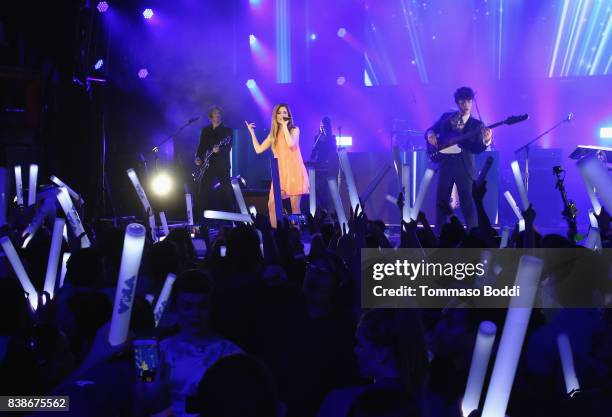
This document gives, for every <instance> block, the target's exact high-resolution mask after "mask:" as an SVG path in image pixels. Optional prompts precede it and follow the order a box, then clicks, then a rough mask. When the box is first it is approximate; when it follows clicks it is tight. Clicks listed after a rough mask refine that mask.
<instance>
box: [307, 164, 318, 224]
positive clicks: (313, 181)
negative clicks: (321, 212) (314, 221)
mask: <svg viewBox="0 0 612 417" xmlns="http://www.w3.org/2000/svg"><path fill="white" fill-rule="evenodd" d="M308 181H309V182H310V194H309V195H308V202H309V203H310V215H311V216H312V217H314V216H315V213H316V212H317V177H316V171H315V169H314V168H308Z"/></svg>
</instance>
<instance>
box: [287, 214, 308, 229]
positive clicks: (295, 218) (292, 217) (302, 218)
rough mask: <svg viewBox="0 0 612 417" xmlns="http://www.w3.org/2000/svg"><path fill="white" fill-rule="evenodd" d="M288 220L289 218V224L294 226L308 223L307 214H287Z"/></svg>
mask: <svg viewBox="0 0 612 417" xmlns="http://www.w3.org/2000/svg"><path fill="white" fill-rule="evenodd" d="M287 220H289V224H291V225H292V226H302V225H304V224H306V215H305V214H301V213H300V214H289V215H287Z"/></svg>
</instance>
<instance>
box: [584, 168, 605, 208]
mask: <svg viewBox="0 0 612 417" xmlns="http://www.w3.org/2000/svg"><path fill="white" fill-rule="evenodd" d="M580 175H581V176H582V181H583V182H584V185H585V187H586V190H587V194H588V196H589V200H590V201H591V206H592V207H593V211H594V212H595V213H596V214H597V215H599V213H601V203H600V202H599V199H598V198H597V195H596V194H595V190H594V188H593V186H592V185H591V184H590V183H589V180H588V179H586V177H585V176H584V174H583V173H582V171H580Z"/></svg>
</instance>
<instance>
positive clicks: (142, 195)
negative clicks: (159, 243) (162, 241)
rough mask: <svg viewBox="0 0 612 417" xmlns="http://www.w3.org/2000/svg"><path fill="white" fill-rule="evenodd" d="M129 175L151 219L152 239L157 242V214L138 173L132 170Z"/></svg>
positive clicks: (128, 172)
mask: <svg viewBox="0 0 612 417" xmlns="http://www.w3.org/2000/svg"><path fill="white" fill-rule="evenodd" d="M127 175H128V177H130V181H132V185H134V189H135V190H136V194H138V198H140V202H141V203H142V207H143V208H144V210H145V212H146V213H147V216H148V217H149V227H150V228H151V233H152V238H153V240H154V241H156V240H157V239H156V238H157V237H156V236H155V227H156V226H155V213H154V212H153V209H152V208H151V204H150V203H149V199H148V198H147V195H146V193H145V191H144V189H143V188H142V185H140V180H139V179H138V175H136V171H134V170H133V169H132V168H130V169H128V170H127Z"/></svg>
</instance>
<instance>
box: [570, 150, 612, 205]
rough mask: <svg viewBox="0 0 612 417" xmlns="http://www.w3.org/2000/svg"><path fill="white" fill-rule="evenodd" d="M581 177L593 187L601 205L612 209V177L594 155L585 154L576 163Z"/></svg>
mask: <svg viewBox="0 0 612 417" xmlns="http://www.w3.org/2000/svg"><path fill="white" fill-rule="evenodd" d="M577 165H578V168H579V169H580V172H581V173H582V175H583V177H584V178H585V179H586V180H587V181H588V182H589V184H590V185H591V186H592V187H595V189H596V190H597V194H598V195H599V199H600V200H601V202H602V203H603V206H604V207H605V208H606V210H608V212H611V211H612V178H611V177H610V174H609V173H608V171H607V170H606V169H605V168H604V166H603V164H602V163H601V161H600V160H599V159H598V158H597V157H596V156H595V155H592V156H587V157H584V158H582V159H581V160H580V161H578V163H577Z"/></svg>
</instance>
